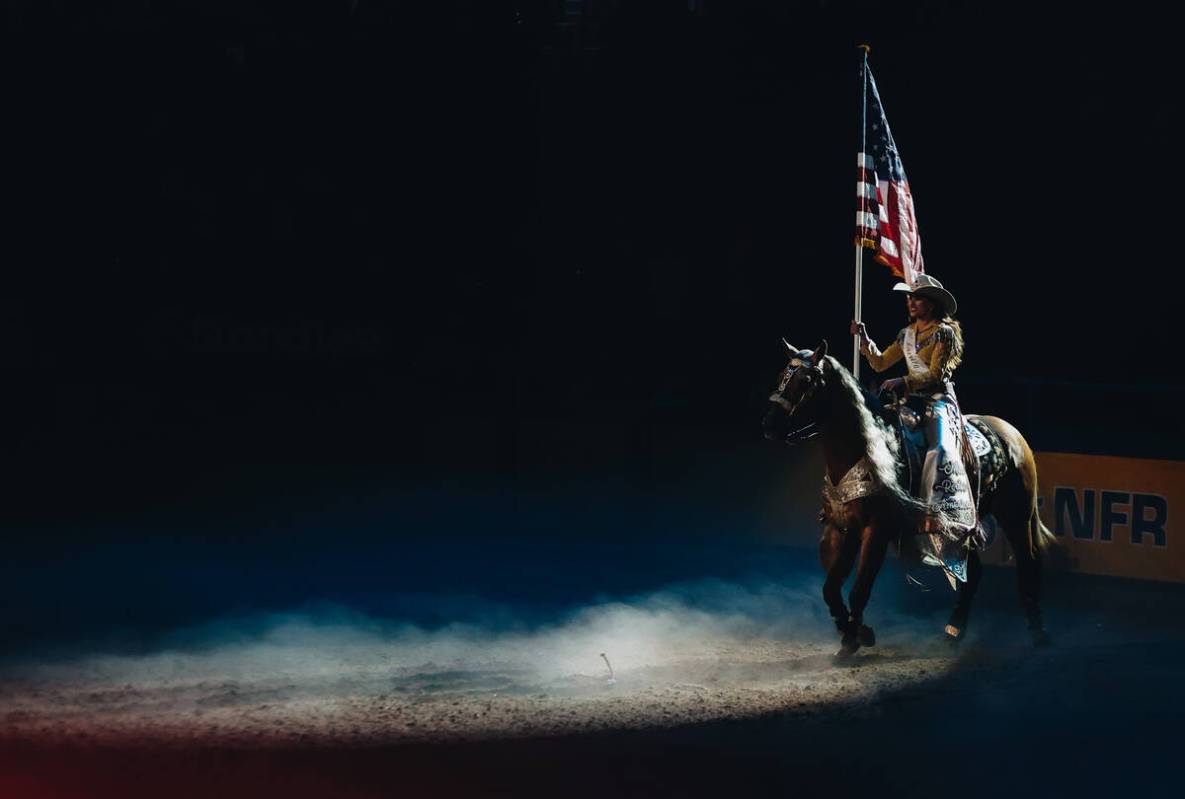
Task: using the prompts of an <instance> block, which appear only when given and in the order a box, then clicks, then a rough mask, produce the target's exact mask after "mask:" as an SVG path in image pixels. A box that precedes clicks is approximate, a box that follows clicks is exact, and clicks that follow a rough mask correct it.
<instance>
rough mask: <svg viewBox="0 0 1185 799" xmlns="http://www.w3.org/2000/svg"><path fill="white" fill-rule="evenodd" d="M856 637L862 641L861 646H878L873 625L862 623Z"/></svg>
mask: <svg viewBox="0 0 1185 799" xmlns="http://www.w3.org/2000/svg"><path fill="white" fill-rule="evenodd" d="M856 638H857V640H858V641H859V642H860V646H876V633H874V632H873V631H872V628H871V627H868V626H866V625H863V624H861V625H860V631H859V632H858V633H857V635H856Z"/></svg>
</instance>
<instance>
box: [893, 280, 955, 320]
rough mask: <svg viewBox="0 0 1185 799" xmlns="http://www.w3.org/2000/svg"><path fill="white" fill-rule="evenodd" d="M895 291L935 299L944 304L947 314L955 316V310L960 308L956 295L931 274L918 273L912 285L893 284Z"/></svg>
mask: <svg viewBox="0 0 1185 799" xmlns="http://www.w3.org/2000/svg"><path fill="white" fill-rule="evenodd" d="M893 291H904V292H906V293H907V294H912V295H914V296H915V297H925V298H926V299H928V300H933V301H934V302H936V303H938V304H939V305H941V306H942V308H943V310H944V311H946V315H947V316H954V315H955V311H957V310H958V309H959V304H958V303H957V302H955V295H953V294H951V293H950V292H949V291H947V290H946V289H944V288H943V287H942V284H941V283H939V282H938V281H937V280H936V279H934V278H932V277H930V276H929V275H918V278H917V280H915V281H914V284H913V285H912V286H911V285H909V284H908V283H898V284H897V285H896V286H893Z"/></svg>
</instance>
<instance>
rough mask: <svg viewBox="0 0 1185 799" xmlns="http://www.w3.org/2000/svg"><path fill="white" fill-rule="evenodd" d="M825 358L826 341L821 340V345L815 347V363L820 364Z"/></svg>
mask: <svg viewBox="0 0 1185 799" xmlns="http://www.w3.org/2000/svg"><path fill="white" fill-rule="evenodd" d="M826 357H827V339H823V343H822V344H820V345H819V346H817V347H815V363H816V364H818V363H822V361H823V359H824V358H826Z"/></svg>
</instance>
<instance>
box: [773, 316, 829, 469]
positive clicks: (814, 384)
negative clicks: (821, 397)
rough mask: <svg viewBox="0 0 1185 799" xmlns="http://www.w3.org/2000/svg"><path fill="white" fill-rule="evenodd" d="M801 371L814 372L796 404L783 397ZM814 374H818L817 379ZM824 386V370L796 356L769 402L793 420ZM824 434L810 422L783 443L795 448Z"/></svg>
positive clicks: (797, 429) (788, 436)
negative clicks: (795, 414)
mask: <svg viewBox="0 0 1185 799" xmlns="http://www.w3.org/2000/svg"><path fill="white" fill-rule="evenodd" d="M783 341H784V340H783ZM786 346H787V347H788V348H789V347H790V345H789V344H787V345H786ZM799 369H809V370H810V371H811V372H812V375H811V378H810V381H809V385H808V386H807V389H806V391H804V392H803V394H802V397H800V398H799V400H798V402H796V403H795V402H791V401H790V400H788V399H786V398H785V397H784V396H783V392H785V391H786V387H787V386H789V385H790V381H791V380H792V379H793V378H794V375H795V374H796V373H797V372H798V370H799ZM814 373H817V377H816V376H815V374H814ZM822 384H823V370H822V369H819V368H818V367H816V366H815V365H814V364H812V363H811V362H810V361H808V360H803V359H802V357H800V356H799V355H795V356H794V357H792V358H791V359H790V363H788V364H787V365H786V369H785V370H784V371H783V372H782V379H781V381H780V382H779V383H778V387H777V388H776V389H774V392H773V393H772V394H770V395H769V401H770V402H772V403H774V404H775V405H777V406H779V407H780V408H781V409H782V410H784V411H785V412H786V415H787V417H789V418H793V416H794V413H795V411H797V410H798V409H799V408H801V407H802V406H803V404H804V403H806V401H807V400H808V399H810V398H811V397H813V396H814V394H815V391H817V390H818V387H819V386H821V385H822ZM822 434H823V431H822V430H820V429H819V425H818V423H816V422H810V423H809V424H805V425H803V426H802V427H799V428H796V429H794V430H792V431H790V432H789V433H787V434H786V435H785V436H784V437H783V438H782V441H783V442H784V443H786V444H787V445H789V446H794V445H796V444H801V443H802V442H804V441H810V440H811V439H812V438H817V437H818V436H821V435H822Z"/></svg>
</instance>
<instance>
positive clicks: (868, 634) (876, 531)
mask: <svg viewBox="0 0 1185 799" xmlns="http://www.w3.org/2000/svg"><path fill="white" fill-rule="evenodd" d="M888 548H889V532H888V530H886V529H885V528H883V527H881V526H880V525H879V524H878V522H877V520H876V519H875V518H873V519H871V520H869V521H868V522H867V523H866V524H865V525H864V527H863V528H861V530H860V560H859V563H858V564H857V566H856V581H855V583H853V585H852V592H851V594H850V595H849V596H848V602H849V603H850V604H851V606H852V610H851V615H850V616H849V617H848V629H847V630H846V631H845V632H844V638H843V649H842V650H841V652H842V653H846V654H851V653H853V652H855V651H856V650H857V649H859V648H860V647H861V646H872V645H873V644H875V643H876V635H875V634H874V633H873V631H872V628H871V627H866V626H864V608H866V607H867V606H868V600H869V599H870V598H871V597H872V584H873V583H874V582H876V575H877V573H878V572H879V571H880V570H881V564H882V563H884V562H885V552H886V551H887V550H888Z"/></svg>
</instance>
